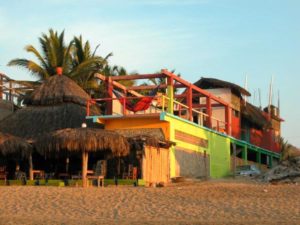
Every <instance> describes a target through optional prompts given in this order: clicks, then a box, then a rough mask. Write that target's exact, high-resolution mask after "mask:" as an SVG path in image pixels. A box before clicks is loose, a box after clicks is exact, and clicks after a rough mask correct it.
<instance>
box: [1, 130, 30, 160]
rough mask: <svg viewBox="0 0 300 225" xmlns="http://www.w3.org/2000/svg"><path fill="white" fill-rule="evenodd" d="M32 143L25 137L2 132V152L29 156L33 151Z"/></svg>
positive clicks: (3, 153) (2, 153)
mask: <svg viewBox="0 0 300 225" xmlns="http://www.w3.org/2000/svg"><path fill="white" fill-rule="evenodd" d="M31 148H32V147H31V145H30V144H29V143H28V142H26V141H25V140H24V139H22V138H19V137H15V136H13V135H10V134H5V133H1V132H0V154H1V155H4V156H6V155H8V154H18V155H20V156H23V157H24V156H26V157H27V156H28V155H29V153H30V151H31Z"/></svg>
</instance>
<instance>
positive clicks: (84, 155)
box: [82, 151, 89, 188]
mask: <svg viewBox="0 0 300 225" xmlns="http://www.w3.org/2000/svg"><path fill="white" fill-rule="evenodd" d="M88 157H89V155H88V153H87V152H86V151H83V152H82V187H84V188H85V187H87V182H88V180H87V177H86V176H87V170H88Z"/></svg>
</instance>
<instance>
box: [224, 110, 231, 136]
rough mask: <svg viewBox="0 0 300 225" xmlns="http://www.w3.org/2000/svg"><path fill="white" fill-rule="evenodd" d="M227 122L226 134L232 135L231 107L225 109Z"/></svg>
mask: <svg viewBox="0 0 300 225" xmlns="http://www.w3.org/2000/svg"><path fill="white" fill-rule="evenodd" d="M225 122H226V133H227V135H231V108H230V107H229V106H226V107H225Z"/></svg>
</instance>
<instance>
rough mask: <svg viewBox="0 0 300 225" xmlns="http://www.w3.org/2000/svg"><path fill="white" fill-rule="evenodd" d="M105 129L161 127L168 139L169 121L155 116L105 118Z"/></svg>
mask: <svg viewBox="0 0 300 225" xmlns="http://www.w3.org/2000/svg"><path fill="white" fill-rule="evenodd" d="M104 124H105V129H107V130H113V129H135V128H138V129H141V128H161V129H162V131H163V132H164V135H165V138H166V140H170V125H169V122H166V121H161V120H160V119H159V117H157V118H120V119H112V120H105V122H104Z"/></svg>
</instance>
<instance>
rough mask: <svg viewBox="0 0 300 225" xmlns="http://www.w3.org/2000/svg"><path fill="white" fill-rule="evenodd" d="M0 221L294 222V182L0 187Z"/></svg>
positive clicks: (299, 202)
mask: <svg viewBox="0 0 300 225" xmlns="http://www.w3.org/2000/svg"><path fill="white" fill-rule="evenodd" d="M0 199H1V204H0V224H1V225H2V224H5V225H8V224H252V225H253V224H300V185H295V184H293V185H270V184H260V183H255V182H239V181H224V180H221V181H205V182H188V183H183V184H176V185H171V186H168V187H163V188H145V187H131V186H123V187H122V186H119V187H114V186H108V187H105V188H96V187H90V188H86V189H83V188H80V187H43V186H39V187H37V186H36V187H34V186H31V187H30V186H2V187H0Z"/></svg>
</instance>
